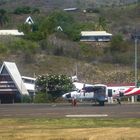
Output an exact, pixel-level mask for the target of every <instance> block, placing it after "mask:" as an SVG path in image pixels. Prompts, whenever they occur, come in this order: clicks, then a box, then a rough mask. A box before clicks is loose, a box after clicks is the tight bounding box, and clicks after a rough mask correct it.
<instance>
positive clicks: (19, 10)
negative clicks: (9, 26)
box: [14, 6, 31, 15]
mask: <svg viewBox="0 0 140 140" xmlns="http://www.w3.org/2000/svg"><path fill="white" fill-rule="evenodd" d="M30 13H31V8H30V7H29V6H23V7H18V8H16V9H15V10H14V14H18V15H19V14H30Z"/></svg>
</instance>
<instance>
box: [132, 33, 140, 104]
mask: <svg viewBox="0 0 140 140" xmlns="http://www.w3.org/2000/svg"><path fill="white" fill-rule="evenodd" d="M132 37H133V38H134V41H135V87H137V86H138V39H139V38H140V35H139V34H138V33H136V32H135V34H134V35H133V36H132ZM131 100H132V103H134V102H135V100H136V98H135V97H134V96H132V97H131Z"/></svg>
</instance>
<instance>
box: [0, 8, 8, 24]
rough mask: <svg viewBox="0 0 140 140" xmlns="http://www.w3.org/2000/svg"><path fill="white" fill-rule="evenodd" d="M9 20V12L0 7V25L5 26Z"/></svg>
mask: <svg viewBox="0 0 140 140" xmlns="http://www.w3.org/2000/svg"><path fill="white" fill-rule="evenodd" d="M7 22H8V16H7V12H6V10H4V9H0V26H1V27H3V25H4V24H6V23H7Z"/></svg>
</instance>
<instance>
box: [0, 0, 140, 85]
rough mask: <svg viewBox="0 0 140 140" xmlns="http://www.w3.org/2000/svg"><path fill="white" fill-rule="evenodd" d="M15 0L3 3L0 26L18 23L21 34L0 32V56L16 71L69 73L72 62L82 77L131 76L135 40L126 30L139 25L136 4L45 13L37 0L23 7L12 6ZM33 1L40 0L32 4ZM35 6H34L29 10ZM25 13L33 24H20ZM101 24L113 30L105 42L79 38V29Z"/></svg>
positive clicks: (126, 79)
mask: <svg viewBox="0 0 140 140" xmlns="http://www.w3.org/2000/svg"><path fill="white" fill-rule="evenodd" d="M14 2H15V1H11V5H10V6H11V8H10V9H6V12H5V13H6V14H4V15H3V17H6V18H7V17H8V20H7V22H3V25H2V26H1V29H4V28H5V29H7V28H9V29H10V28H19V29H20V30H21V31H24V33H25V36H24V37H22V38H18V37H1V38H0V42H1V43H0V58H1V62H2V61H3V60H13V61H15V62H16V63H17V64H18V66H19V69H20V71H21V73H23V74H25V75H28V76H32V75H33V73H36V74H44V73H65V74H67V75H70V76H71V75H74V74H75V71H76V67H77V68H78V77H79V79H80V80H82V81H83V80H85V81H88V82H92V83H94V82H100V83H101V82H102V83H110V82H117V83H119V82H133V81H134V78H133V76H134V74H133V69H132V68H133V64H134V42H133V41H132V40H131V33H132V31H133V30H134V27H135V28H136V27H138V26H139V22H138V21H139V14H138V11H139V10H140V9H139V4H138V5H128V6H122V7H113V8H111V7H108V8H99V9H98V11H96V12H90V13H89V12H87V13H83V12H82V9H81V10H79V11H76V12H72V13H66V12H64V11H62V10H56V11H53V12H51V13H46V11H44V9H43V6H44V5H41V4H42V3H41V1H40V3H39V2H36V3H35V4H34V6H33V5H31V1H30V2H29V3H28V8H27V7H26V6H22V4H21V5H20V7H19V6H18V5H16V6H15V7H14V6H12V3H14ZM16 2H17V1H16ZM22 2H23V1H20V3H22ZM32 2H33V1H32ZM8 3H10V2H7V3H4V4H2V6H3V8H4V7H5V6H8ZM36 4H40V6H39V7H35V5H36ZM53 4H54V3H53ZM53 4H52V5H53ZM41 6H42V7H41ZM50 7H51V6H50ZM84 8H86V6H85V7H84ZM92 8H94V7H92ZM34 9H36V11H38V12H33V11H34ZM52 9H53V8H52ZM56 9H57V8H56ZM4 10H5V9H4ZM25 10H26V11H25ZM17 11H18V12H17ZM110 11H111V12H110ZM26 12H27V13H26ZM127 13H128V14H127ZM29 15H31V17H32V18H33V20H34V22H35V24H34V25H26V24H24V21H25V19H26V17H27V16H29ZM132 16H133V19H134V20H133V21H132V20H131V17H132ZM15 21H16V22H15ZM126 21H127V22H126ZM133 25H135V26H133ZM58 26H61V27H62V29H63V31H62V32H61V31H58V30H56V28H57V27H58ZM103 29H105V30H107V31H108V32H111V33H113V35H114V36H113V38H112V41H111V42H110V43H82V42H79V39H80V38H79V37H80V36H79V35H80V31H82V30H103ZM138 51H139V50H138ZM139 59H140V58H138V60H139ZM112 64H113V66H112ZM104 77H106V78H104ZM121 77H123V78H121Z"/></svg>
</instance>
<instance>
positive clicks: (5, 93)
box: [0, 62, 35, 103]
mask: <svg viewBox="0 0 140 140" xmlns="http://www.w3.org/2000/svg"><path fill="white" fill-rule="evenodd" d="M34 93H35V78H30V77H25V76H23V77H22V76H21V75H20V73H19V70H18V68H17V66H16V64H15V63H14V62H3V64H2V66H1V68H0V103H17V102H21V98H22V96H23V95H30V96H33V95H34Z"/></svg>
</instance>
